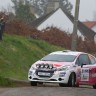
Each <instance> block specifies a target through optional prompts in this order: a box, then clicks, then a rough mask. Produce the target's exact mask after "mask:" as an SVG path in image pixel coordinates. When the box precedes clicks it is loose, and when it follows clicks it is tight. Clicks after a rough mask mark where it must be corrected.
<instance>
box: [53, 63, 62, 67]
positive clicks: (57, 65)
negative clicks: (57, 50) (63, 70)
mask: <svg viewBox="0 0 96 96" xmlns="http://www.w3.org/2000/svg"><path fill="white" fill-rule="evenodd" d="M53 66H54V67H60V66H62V65H61V64H53Z"/></svg>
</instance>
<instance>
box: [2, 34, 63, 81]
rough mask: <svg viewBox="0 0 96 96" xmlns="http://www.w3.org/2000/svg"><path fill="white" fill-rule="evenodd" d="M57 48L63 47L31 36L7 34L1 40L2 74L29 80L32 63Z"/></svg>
mask: <svg viewBox="0 0 96 96" xmlns="http://www.w3.org/2000/svg"><path fill="white" fill-rule="evenodd" d="M57 50H63V48H61V47H57V46H53V45H51V44H49V43H46V42H44V41H41V40H34V39H32V38H30V37H22V36H16V35H7V34H5V35H4V37H3V41H2V42H0V76H3V77H6V78H8V77H9V78H15V79H22V80H27V74H28V70H29V68H30V66H31V64H33V63H34V62H35V61H37V60H39V59H41V58H42V57H43V56H45V55H46V54H48V53H50V52H53V51H57Z"/></svg>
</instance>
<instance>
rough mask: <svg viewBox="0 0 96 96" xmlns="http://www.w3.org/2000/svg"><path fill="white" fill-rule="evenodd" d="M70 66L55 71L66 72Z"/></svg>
mask: <svg viewBox="0 0 96 96" xmlns="http://www.w3.org/2000/svg"><path fill="white" fill-rule="evenodd" d="M69 67H70V66H63V67H61V68H58V69H57V71H66V70H68V69H69Z"/></svg>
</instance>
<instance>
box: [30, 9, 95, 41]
mask: <svg viewBox="0 0 96 96" xmlns="http://www.w3.org/2000/svg"><path fill="white" fill-rule="evenodd" d="M73 23H74V17H73V16H72V15H71V14H70V13H68V12H67V11H66V10H62V8H58V9H56V10H53V11H51V12H50V13H48V14H46V15H44V16H42V17H40V18H38V19H36V20H34V21H32V22H31V26H33V27H35V28H37V29H38V30H43V29H45V28H47V27H52V26H53V27H57V28H59V29H61V30H64V31H66V32H68V33H72V32H73ZM95 35H96V33H95V32H94V30H91V29H90V28H89V27H87V26H86V25H85V24H83V23H82V22H80V21H78V36H81V37H82V38H84V37H86V38H88V39H91V40H94V36H95Z"/></svg>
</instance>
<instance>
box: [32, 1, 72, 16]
mask: <svg viewBox="0 0 96 96" xmlns="http://www.w3.org/2000/svg"><path fill="white" fill-rule="evenodd" d="M51 1H55V0H31V3H32V6H34V8H35V12H36V13H37V14H38V15H39V16H42V15H44V14H46V10H47V5H48V3H49V2H51ZM58 1H59V4H60V6H61V7H62V9H64V10H67V11H68V12H69V13H71V10H72V8H73V6H72V4H71V3H70V2H69V1H68V0H58Z"/></svg>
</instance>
